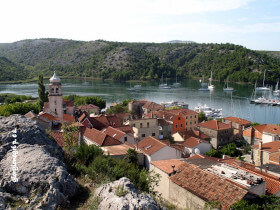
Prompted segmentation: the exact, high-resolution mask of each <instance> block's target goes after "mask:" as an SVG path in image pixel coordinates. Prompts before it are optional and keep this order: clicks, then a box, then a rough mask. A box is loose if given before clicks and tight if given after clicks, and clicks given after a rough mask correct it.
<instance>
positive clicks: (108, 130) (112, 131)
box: [101, 126, 126, 140]
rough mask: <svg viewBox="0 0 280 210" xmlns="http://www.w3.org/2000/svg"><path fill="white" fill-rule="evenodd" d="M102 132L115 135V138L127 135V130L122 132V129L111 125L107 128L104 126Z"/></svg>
mask: <svg viewBox="0 0 280 210" xmlns="http://www.w3.org/2000/svg"><path fill="white" fill-rule="evenodd" d="M101 132H102V133H106V134H107V135H109V136H111V137H113V138H115V139H118V140H119V139H120V138H122V137H123V136H124V135H126V133H125V132H122V131H120V130H118V129H115V128H113V127H111V126H109V127H107V128H103V129H102V130H101Z"/></svg>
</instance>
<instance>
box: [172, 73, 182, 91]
mask: <svg viewBox="0 0 280 210" xmlns="http://www.w3.org/2000/svg"><path fill="white" fill-rule="evenodd" d="M173 86H174V87H180V86H181V83H180V82H178V81H177V72H176V82H175V83H173Z"/></svg>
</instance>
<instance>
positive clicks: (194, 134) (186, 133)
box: [179, 130, 210, 140]
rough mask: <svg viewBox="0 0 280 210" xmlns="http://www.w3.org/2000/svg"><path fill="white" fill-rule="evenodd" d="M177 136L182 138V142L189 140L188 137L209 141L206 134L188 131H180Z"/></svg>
mask: <svg viewBox="0 0 280 210" xmlns="http://www.w3.org/2000/svg"><path fill="white" fill-rule="evenodd" d="M179 134H180V135H181V136H182V137H183V138H184V140H186V139H188V138H190V137H195V138H199V139H203V140H206V139H210V137H209V136H207V135H206V134H204V133H202V132H201V131H193V130H188V131H183V132H182V131H181V132H179Z"/></svg>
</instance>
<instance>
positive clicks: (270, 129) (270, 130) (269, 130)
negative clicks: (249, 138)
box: [263, 124, 280, 135]
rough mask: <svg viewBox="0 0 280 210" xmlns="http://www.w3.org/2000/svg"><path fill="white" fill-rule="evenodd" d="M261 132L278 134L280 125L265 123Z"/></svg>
mask: <svg viewBox="0 0 280 210" xmlns="http://www.w3.org/2000/svg"><path fill="white" fill-rule="evenodd" d="M263 132H266V133H272V134H276V135H280V126H278V125H273V124H267V125H266V126H265V128H264V130H263Z"/></svg>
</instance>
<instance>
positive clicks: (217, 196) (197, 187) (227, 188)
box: [170, 163, 248, 208]
mask: <svg viewBox="0 0 280 210" xmlns="http://www.w3.org/2000/svg"><path fill="white" fill-rule="evenodd" d="M170 180H171V181H172V182H174V183H175V184H177V185H179V186H181V187H183V188H184V189H186V190H188V191H189V192H191V193H193V194H195V195H196V196H198V197H200V198H202V199H203V200H205V201H220V202H221V204H222V206H223V207H224V208H229V207H230V206H231V205H232V204H234V203H236V202H237V201H239V200H241V199H242V198H243V197H244V196H245V195H246V194H247V193H248V191H247V190H245V189H242V188H240V187H238V186H236V185H235V184H233V183H231V182H229V181H228V180H227V179H224V178H221V177H219V176H216V175H214V174H212V173H210V172H207V171H205V170H202V169H200V168H199V167H197V166H195V165H192V164H188V163H184V164H182V165H180V166H179V171H178V172H177V173H176V174H175V175H173V176H171V177H170Z"/></svg>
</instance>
